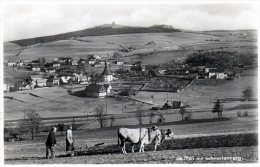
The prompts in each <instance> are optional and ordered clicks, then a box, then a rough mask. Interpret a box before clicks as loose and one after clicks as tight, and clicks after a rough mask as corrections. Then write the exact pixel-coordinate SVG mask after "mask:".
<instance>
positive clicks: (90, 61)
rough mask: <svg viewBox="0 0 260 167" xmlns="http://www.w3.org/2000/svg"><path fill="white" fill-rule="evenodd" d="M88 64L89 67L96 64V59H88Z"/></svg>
mask: <svg viewBox="0 0 260 167" xmlns="http://www.w3.org/2000/svg"><path fill="white" fill-rule="evenodd" d="M88 64H90V65H94V64H96V59H93V58H91V59H89V61H88Z"/></svg>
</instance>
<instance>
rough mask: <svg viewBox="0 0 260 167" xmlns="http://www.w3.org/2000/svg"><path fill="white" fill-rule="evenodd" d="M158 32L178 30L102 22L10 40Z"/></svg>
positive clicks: (24, 41) (32, 41)
mask: <svg viewBox="0 0 260 167" xmlns="http://www.w3.org/2000/svg"><path fill="white" fill-rule="evenodd" d="M160 32H180V30H179V29H175V28H173V27H172V26H167V25H154V26H151V27H130V26H123V25H118V24H114V23H112V24H103V25H100V26H95V27H92V28H87V29H84V30H79V31H73V32H68V33H62V34H57V35H50V36H43V37H35V38H28V39H21V40H14V41H10V42H12V43H15V44H18V45H20V46H30V45H34V44H38V43H47V42H54V41H59V40H67V39H75V38H79V37H84V36H102V35H116V34H131V33H160Z"/></svg>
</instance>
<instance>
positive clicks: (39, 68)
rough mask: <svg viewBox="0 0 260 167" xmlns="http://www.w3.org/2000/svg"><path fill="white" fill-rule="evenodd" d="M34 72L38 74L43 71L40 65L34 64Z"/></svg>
mask: <svg viewBox="0 0 260 167" xmlns="http://www.w3.org/2000/svg"><path fill="white" fill-rule="evenodd" d="M32 71H36V72H39V71H41V67H40V64H32Z"/></svg>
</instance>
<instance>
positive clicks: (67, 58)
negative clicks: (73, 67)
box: [59, 57, 71, 60]
mask: <svg viewBox="0 0 260 167" xmlns="http://www.w3.org/2000/svg"><path fill="white" fill-rule="evenodd" d="M70 59H71V57H59V60H70Z"/></svg>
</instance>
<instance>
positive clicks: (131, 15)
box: [3, 3, 258, 41]
mask: <svg viewBox="0 0 260 167" xmlns="http://www.w3.org/2000/svg"><path fill="white" fill-rule="evenodd" d="M257 10H258V8H257V7H255V6H254V5H252V4H77V3H75V4H63V3H59V4H57V3H55V4H52V3H44V4H41V3H33V4H4V11H3V18H4V20H3V30H4V31H3V33H4V41H9V40H15V39H23V38H30V37H37V36H44V35H53V34H58V33H64V32H69V31H75V30H80V29H85V28H88V27H93V26H96V25H100V24H105V23H111V22H112V21H115V22H116V23H117V24H123V25H131V26H151V25H153V24H170V25H172V26H174V27H176V28H180V29H188V30H216V29H253V28H257V26H258V25H257V24H256V20H257V19H258V18H257V16H258V13H257Z"/></svg>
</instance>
